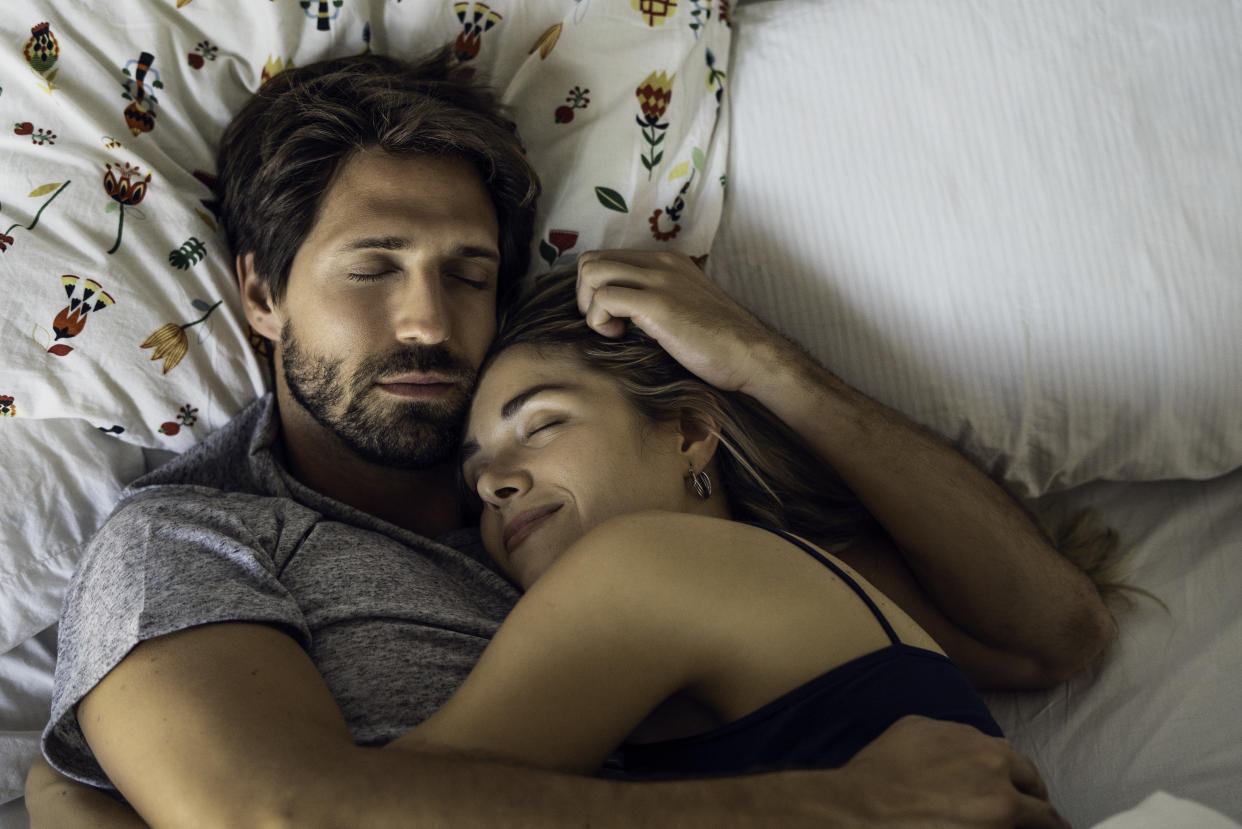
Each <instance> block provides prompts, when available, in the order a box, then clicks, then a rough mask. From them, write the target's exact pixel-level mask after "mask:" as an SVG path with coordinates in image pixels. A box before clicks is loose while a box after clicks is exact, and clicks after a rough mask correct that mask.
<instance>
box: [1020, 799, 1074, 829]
mask: <svg viewBox="0 0 1242 829" xmlns="http://www.w3.org/2000/svg"><path fill="white" fill-rule="evenodd" d="M1013 825H1014V826H1015V827H1016V828H1017V829H1070V824H1069V821H1067V820H1066V819H1065V818H1063V817H1061V815H1060V814H1059V813H1058V812H1057V810H1056V809H1054V808H1053V807H1052V804H1051V803H1049V802H1048V801H1046V800H1042V799H1040V798H1037V797H1030V796H1029V795H1020V796H1019V798H1018V806H1017V814H1016V815H1015V817H1014V823H1013Z"/></svg>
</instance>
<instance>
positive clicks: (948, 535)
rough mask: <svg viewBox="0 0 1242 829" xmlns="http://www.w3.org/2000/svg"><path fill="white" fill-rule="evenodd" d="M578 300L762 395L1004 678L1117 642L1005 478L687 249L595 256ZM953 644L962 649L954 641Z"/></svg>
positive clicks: (1063, 671) (730, 385) (885, 577)
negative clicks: (727, 286)
mask: <svg viewBox="0 0 1242 829" xmlns="http://www.w3.org/2000/svg"><path fill="white" fill-rule="evenodd" d="M578 305H579V308H580V309H581V310H582V311H583V313H584V314H586V319H587V322H588V323H589V324H590V325H591V326H592V327H593V328H595V329H596V330H597V331H600V332H601V333H603V334H605V335H614V336H615V335H618V334H620V333H621V331H622V330H623V324H624V318H629V319H631V320H633V321H634V322H635V323H636V324H638V325H639V326H640V327H641V328H642V329H643V330H644V331H645V332H647V333H648V334H649V335H651V336H652V337H654V338H655V339H656V340H657V341H659V342H660V344H661V345H662V346H663V347H664V348H665V349H666V350H667V351H668V352H669V353H670V354H671V355H672V356H673V357H674V358H676V359H677V360H678V361H679V362H681V363H682V365H684V366H685V367H686V368H687V369H689V370H690V371H692V372H694V373H695V374H697V375H698V376H699V377H700V378H702V379H703V380H704V381H706V382H708V383H711V384H712V385H714V386H716V387H718V388H721V389H725V390H730V391H740V392H743V393H745V394H749V395H750V396H752V397H754V398H755V399H756V400H758V401H759V402H761V403H763V404H764V405H765V406H767V407H768V408H769V409H771V410H772V411H773V412H774V413H775V414H776V415H777V416H779V417H780V418H781V419H782V420H784V421H785V423H787V424H788V425H789V426H790V427H791V428H792V429H793V430H794V431H796V432H797V433H798V434H800V435H801V436H802V437H803V439H804V440H806V441H807V442H808V443H809V444H810V445H811V446H812V448H814V449H815V451H817V452H818V453H819V454H820V456H821V457H823V459H824V460H825V461H826V462H827V463H828V464H830V465H831V466H832V467H833V468H834V469H835V470H836V471H837V473H838V474H839V475H840V476H841V478H842V479H843V480H844V481H845V482H846V484H847V485H848V486H849V487H850V488H851V489H852V490H853V492H854V493H855V494H856V495H857V496H858V497H859V499H860V500H861V501H862V502H863V504H865V505H866V506H867V508H868V509H869V510H870V511H871V513H872V514H873V515H874V516H875V517H876V519H877V520H878V521H879V522H880V523H881V524H882V525H883V526H884V528H885V529H886V530H887V532H888V534H889V535H890V536H891V537H892V539H893V540H894V541H895V543H896V545H897V546H898V548H899V549H900V551H901V553H902V557H903V558H904V561H905V564H906V565H908V568H909V573H912V574H913V576H914V577H915V578H916V579H917V583H918V584H917V587H918V589H919V590H921V591H925V592H926V594H927V595H928V596H929V597H930V599H931V603H930V604H929V603H924V605H925V607H923V608H922V610H920V608H918V607H905V609H906V610H907V612H910V613H911V615H912V616H914V617H915V619H916V620H918V621H920V622H926V621H927V615H926V613H925V612H922V611H925V610H927V609H928V608H931V607H934V610H935V612H937V613H939V614H943V616H944V617H947V620H948V621H949V622H951V623H952V624H953V625H955V626H956V627H958V628H960V629H961V630H962V631H964V632H965V633H967V634H969V636H970V637H972V638H973V639H975V640H977V641H978V642H979V643H980V644H982V645H983V646H984V648H985V649H986V648H991V649H993V650H995V651H996V652H997V653H1005V654H1008V655H1009V657H1010V658H1009V660H1008V662H1006V663H1005V664H1000V665H997V666H996V668H997V670H996V671H993V676H991V677H989V679H991V680H992V682H993V684H1010V685H1014V686H1039V685H1050V684H1055V683H1056V682H1059V681H1062V680H1063V679H1065V678H1066V677H1068V676H1070V675H1071V674H1073V673H1075V672H1076V671H1077V670H1079V669H1080V668H1082V667H1084V666H1086V665H1087V664H1088V663H1089V662H1090V661H1091V660H1092V659H1094V658H1095V657H1096V656H1097V655H1098V654H1099V652H1100V651H1101V650H1102V649H1103V647H1104V646H1105V645H1106V644H1107V642H1108V641H1109V640H1110V639H1111V638H1112V636H1113V634H1114V632H1115V627H1114V624H1113V620H1112V617H1111V616H1110V615H1109V613H1108V611H1107V609H1106V608H1105V606H1104V603H1103V601H1102V600H1101V598H1100V596H1099V593H1098V592H1097V591H1096V590H1095V586H1094V585H1093V584H1092V583H1091V580H1090V579H1089V578H1088V577H1087V576H1086V575H1085V574H1084V573H1082V572H1081V571H1080V570H1078V569H1077V568H1076V567H1074V566H1073V565H1072V564H1071V563H1070V562H1069V561H1067V560H1066V559H1065V558H1064V557H1063V556H1061V555H1060V554H1058V553H1057V551H1056V550H1055V549H1053V548H1052V546H1051V545H1050V544H1049V543H1048V541H1047V540H1046V539H1045V538H1044V536H1043V534H1042V533H1041V532H1040V531H1039V529H1038V527H1036V525H1035V523H1034V522H1033V521H1032V520H1031V518H1030V516H1029V515H1028V514H1027V513H1026V512H1025V510H1023V509H1022V507H1021V506H1019V505H1018V504H1017V503H1016V502H1015V501H1014V500H1013V499H1012V498H1010V497H1009V495H1008V494H1007V493H1005V491H1004V490H1003V489H1001V487H1000V486H998V485H997V484H996V483H995V482H993V481H992V480H991V479H990V478H988V476H987V475H985V474H984V473H983V472H982V471H981V470H979V469H978V468H977V467H975V466H974V465H973V464H972V463H970V462H969V461H968V460H966V459H965V458H964V457H962V456H961V455H960V454H959V453H958V452H956V451H955V450H954V449H953V448H951V447H950V446H948V445H946V444H945V443H944V442H943V441H941V440H939V439H938V438H936V437H934V436H932V435H931V434H929V433H928V432H927V431H926V430H924V429H922V428H921V427H919V426H917V425H916V424H913V423H911V422H910V421H909V420H907V419H906V418H904V417H902V416H901V415H899V414H898V413H897V412H894V411H893V410H891V409H889V408H887V407H885V406H882V405H881V404H879V403H877V402H876V401H873V400H871V399H869V398H867V397H866V396H865V395H863V394H861V393H860V392H858V391H856V390H855V389H852V388H850V387H849V386H848V385H846V384H845V383H843V382H841V381H840V380H839V379H837V378H836V377H835V376H833V375H832V374H831V373H830V372H828V371H827V370H826V369H824V368H822V367H821V366H819V365H818V364H816V363H815V361H814V360H812V359H811V358H810V357H809V356H808V355H806V353H805V352H803V351H802V350H801V349H800V348H798V347H797V346H796V345H794V344H793V343H792V342H790V341H789V340H787V339H786V338H784V337H782V336H780V335H779V334H776V333H775V332H772V331H771V330H770V329H768V328H766V327H765V326H764V325H763V324H762V323H761V322H759V320H757V319H756V318H755V317H754V316H753V315H751V314H750V313H749V312H747V311H746V310H745V309H743V308H741V307H740V306H739V305H738V304H737V303H736V302H734V301H733V300H732V299H730V298H729V297H728V295H726V294H725V293H724V292H723V291H722V290H720V288H719V287H717V286H716V285H715V284H714V283H712V282H711V280H710V279H708V278H707V277H706V275H704V274H703V273H702V272H701V271H700V270H699V269H698V268H697V267H695V266H694V264H693V263H692V262H691V261H690V260H689V259H688V258H687V257H685V256H682V255H681V254H664V253H659V254H653V253H640V252H634V251H593V252H590V253H587V254H584V255H583V256H582V257H581V258H580V260H579V278H578ZM903 569H904V568H898V567H885V568H882V569H879V570H873V572H870V573H865V574H866V575H868V576H869V577H870V578H871V579H873V580H874V581H875V584H876V586H877V587H879V588H880V589H881V590H884V591H885V592H886V593H893V594H903V593H904V594H913V592H914V590H913V589H912V586H911V585H909V584H903V583H901V582H900V579H901V578H902V573H901V571H902V570H903ZM894 598H898V595H894ZM925 626H926V627H929V628H931V627H936V626H937V625H936V624H934V622H933V624H930V625H928V624H925ZM939 627H941V628H944V627H945V626H944V625H943V624H941V625H939ZM942 644H943V645H944V647H945V648H946V650H947V651H949V653H950V656H954V653H953V651H952V649H951V644H952V643H948V642H946V643H942ZM1015 655H1016V656H1017V657H1018V659H1014V658H1013V657H1014V656H1015ZM1006 674H1007V675H1006ZM975 675H976V676H977V674H975Z"/></svg>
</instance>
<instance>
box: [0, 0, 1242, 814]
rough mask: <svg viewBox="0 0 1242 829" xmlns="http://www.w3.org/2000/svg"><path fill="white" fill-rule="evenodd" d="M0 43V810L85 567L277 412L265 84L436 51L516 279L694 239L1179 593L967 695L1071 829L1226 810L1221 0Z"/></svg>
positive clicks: (1231, 719)
mask: <svg viewBox="0 0 1242 829" xmlns="http://www.w3.org/2000/svg"><path fill="white" fill-rule="evenodd" d="M57 5H60V4H57ZM0 32H2V33H3V36H4V41H5V43H6V44H7V45H6V46H5V47H4V48H0V70H2V71H0V122H2V123H3V124H5V127H4V133H3V135H0V284H3V286H4V288H5V299H4V301H3V303H0V332H3V346H2V347H3V353H4V358H3V360H2V361H0V457H2V458H3V461H4V468H5V472H6V478H7V484H8V486H7V487H6V490H7V492H6V497H5V498H3V499H2V501H0V825H3V826H4V827H10V826H13V827H23V826H25V825H26V824H27V821H26V816H25V810H24V807H23V805H22V801H21V787H22V780H23V778H24V774H25V770H26V768H27V767H28V765H29V762H30V758H31V757H32V756H33V755H34V753H35V752H36V751H37V738H38V733H39V730H40V729H41V728H42V726H43V723H44V721H45V720H46V717H47V711H48V703H49V699H50V694H51V677H52V669H53V665H54V659H55V638H56V632H55V619H56V615H57V612H58V609H59V605H60V601H61V597H62V595H63V589H64V585H65V582H66V580H67V579H68V577H69V575H70V573H71V572H72V569H73V566H74V562H75V561H76V557H77V554H78V551H79V550H80V548H81V544H82V542H83V540H84V539H85V538H87V537H89V535H90V533H91V532H92V531H93V530H94V528H95V527H97V526H98V525H99V523H100V522H101V521H102V520H103V519H104V518H105V517H106V516H107V513H108V510H109V508H110V505H111V503H112V502H113V501H114V500H115V498H116V496H117V494H118V493H119V491H120V489H121V488H122V487H123V486H124V485H125V483H127V482H128V481H130V480H132V479H133V478H135V477H137V476H138V475H140V474H141V473H142V472H143V471H145V470H147V469H149V468H151V467H153V466H154V465H157V464H159V463H161V462H162V461H164V460H166V459H167V458H168V457H171V455H172V454H173V453H176V452H180V451H183V450H184V449H186V448H188V447H189V446H191V445H193V444H194V442H196V441H198V440H201V439H202V438H203V437H204V436H205V435H206V434H208V433H209V432H210V431H212V430H213V429H215V428H218V427H219V426H220V425H222V424H223V423H225V422H227V420H228V419H229V418H230V417H231V416H232V415H233V414H234V413H235V412H237V411H238V410H239V409H240V408H241V407H242V406H243V405H244V404H245V403H246V402H247V401H249V400H250V399H252V398H253V397H254V396H255V395H257V394H259V393H261V392H262V391H264V390H265V388H266V384H267V378H266V374H265V371H264V369H263V362H262V359H263V358H262V355H261V344H260V343H259V342H258V340H256V338H254V337H253V336H252V334H251V332H249V331H248V330H247V328H246V326H245V323H244V320H243V318H242V316H241V314H240V312H239V306H238V303H237V301H236V297H235V289H234V287H233V284H232V281H231V276H230V266H229V262H228V261H227V255H226V254H225V242H224V237H223V234H222V232H221V231H220V230H219V228H218V226H217V223H216V217H215V214H214V205H213V204H212V201H211V194H210V189H209V186H208V182H209V181H210V176H211V172H212V166H213V147H214V141H215V139H216V138H217V137H218V136H219V133H220V131H221V130H222V128H223V125H224V123H225V122H226V121H227V119H228V117H229V115H230V113H231V112H233V111H234V110H235V109H236V108H237V106H238V104H239V102H240V101H242V100H243V99H244V98H245V97H246V95H247V94H249V93H250V92H251V91H253V90H254V89H255V88H257V86H258V84H259V83H260V82H261V80H262V79H263V78H264V77H265V76H268V75H271V74H273V73H275V72H279V71H281V69H282V68H284V67H286V66H288V65H290V64H294V65H302V64H304V63H306V62H309V61H313V60H316V59H319V58H323V57H329V56H338V55H344V54H350V53H356V52H361V51H363V50H366V49H373V50H375V51H379V52H385V53H391V54H398V55H412V54H417V53H420V52H423V51H425V50H427V49H430V48H433V47H436V46H439V45H442V44H446V43H447V44H452V48H453V49H454V50H455V51H457V52H458V53H459V55H461V56H462V57H463V59H466V60H470V61H473V62H474V63H475V64H476V65H477V66H478V67H479V69H480V70H481V71H482V72H484V73H485V74H487V76H488V77H491V78H492V79H493V81H494V83H495V84H496V85H497V87H498V88H499V89H500V90H501V93H502V96H503V98H504V100H505V101H506V102H507V103H508V104H509V105H510V106H512V107H513V112H514V117H515V120H516V121H517V123H518V126H519V129H520V131H521V132H522V134H523V136H524V138H525V140H526V143H527V146H528V148H529V151H530V153H531V158H532V161H533V162H534V163H535V166H536V168H537V169H539V171H540V173H541V175H542V177H543V180H544V185H545V187H544V196H543V198H542V200H541V207H540V212H539V216H538V219H537V222H536V237H537V238H536V239H535V240H534V243H533V248H532V270H533V271H538V270H542V269H546V268H548V267H550V266H552V265H554V264H557V263H559V262H564V261H567V260H569V259H570V258H572V257H573V256H574V255H576V254H577V253H579V252H581V251H584V250H589V249H591V248H595V247H639V248H645V249H653V250H660V249H672V250H680V251H684V252H686V253H688V254H690V255H691V256H694V257H696V258H697V259H698V260H699V261H700V262H701V263H702V264H703V266H704V267H705V268H706V269H707V270H708V272H709V273H710V274H711V275H712V276H713V278H715V279H716V280H717V281H718V282H719V283H720V284H721V285H723V286H724V287H725V289H726V290H728V291H729V292H730V293H731V294H733V295H734V296H735V297H737V298H738V299H739V300H740V301H742V302H743V303H744V304H746V305H747V306H748V307H750V308H752V309H753V310H755V311H756V313H758V314H759V315H760V316H762V317H763V318H764V319H765V320H767V321H768V322H770V323H771V324H773V325H776V326H777V327H779V328H781V329H782V330H783V331H785V332H787V333H788V334H790V335H791V336H793V337H794V338H796V339H797V340H798V341H799V342H800V343H802V344H803V345H804V346H805V347H806V348H807V349H808V350H809V351H811V352H812V353H813V354H815V355H816V356H817V357H819V358H820V359H821V360H822V361H823V362H824V363H825V364H826V365H828V366H829V367H830V368H832V369H833V370H834V371H835V372H837V373H838V374H839V375H840V376H842V377H843V378H844V379H845V380H847V381H848V382H850V383H852V384H854V385H855V386H857V387H858V388H860V389H861V390H863V391H864V392H866V393H868V394H870V395H872V396H874V397H876V398H877V399H879V400H881V401H882V402H884V403H886V404H888V405H891V406H893V407H895V408H897V409H899V410H901V411H903V412H905V413H906V414H907V415H908V416H910V417H911V418H913V419H914V420H916V421H917V422H919V423H922V424H924V425H925V426H927V427H928V428H930V429H932V430H934V431H936V432H937V433H939V434H941V435H943V436H944V437H945V438H946V439H948V440H950V441H952V442H953V443H954V444H955V445H957V446H958V447H960V448H961V449H962V451H964V452H965V453H967V454H968V455H969V456H971V457H972V458H973V459H975V460H976V461H977V462H978V463H979V464H981V465H982V466H983V467H984V468H986V469H987V470H988V471H989V472H990V473H992V474H993V475H994V476H995V477H996V478H997V479H999V480H1001V481H1003V482H1004V483H1005V485H1006V486H1007V487H1008V488H1009V489H1010V490H1011V491H1013V492H1014V494H1015V495H1016V496H1018V497H1020V498H1022V499H1024V500H1026V501H1027V502H1028V503H1030V504H1031V505H1032V508H1033V509H1035V510H1036V511H1037V512H1038V513H1040V514H1041V515H1044V516H1047V517H1048V518H1049V519H1050V520H1055V519H1056V518H1057V517H1058V516H1065V515H1068V514H1070V513H1071V512H1072V511H1074V510H1075V509H1077V508H1079V507H1093V508H1095V509H1096V510H1097V511H1098V512H1099V513H1100V515H1101V517H1102V518H1103V520H1104V521H1105V522H1107V523H1108V524H1110V525H1111V526H1113V527H1115V528H1117V529H1118V530H1119V531H1120V533H1121V535H1122V539H1123V542H1124V543H1125V544H1126V545H1127V547H1128V549H1129V553H1128V556H1127V559H1126V568H1127V569H1126V578H1127V580H1128V581H1129V583H1131V584H1133V585H1134V586H1136V587H1140V588H1143V589H1145V590H1147V591H1150V592H1151V593H1152V594H1154V595H1155V596H1156V597H1158V598H1159V599H1160V602H1161V603H1162V604H1161V603H1157V602H1155V601H1152V600H1150V599H1145V598H1139V599H1137V600H1136V601H1135V603H1134V605H1133V607H1131V608H1129V609H1127V610H1122V611H1119V626H1120V631H1121V633H1120V637H1119V640H1118V641H1117V642H1116V643H1115V644H1114V645H1113V646H1112V647H1111V648H1110V649H1109V650H1108V651H1107V652H1106V654H1105V655H1104V657H1103V658H1102V659H1101V660H1100V662H1099V663H1098V664H1097V665H1095V666H1093V667H1092V668H1091V669H1090V670H1088V671H1086V672H1084V673H1083V674H1081V675H1079V676H1077V677H1075V678H1074V679H1072V680H1071V681H1070V682H1069V683H1067V684H1065V685H1063V686H1061V687H1059V688H1056V689H1054V690H1051V691H1048V692H1044V693H1035V694H993V695H989V697H988V703H989V705H990V706H991V707H992V709H993V712H994V713H995V715H996V717H997V719H998V721H999V722H1000V723H1001V725H1002V726H1003V727H1004V728H1005V730H1006V732H1007V734H1009V735H1010V737H1011V738H1012V739H1013V741H1014V742H1015V743H1016V744H1017V745H1018V746H1019V747H1020V748H1021V749H1022V750H1023V751H1025V752H1026V753H1028V754H1029V755H1031V756H1032V757H1033V758H1034V759H1035V761H1036V763H1037V764H1038V765H1039V767H1040V768H1041V770H1042V771H1043V773H1044V775H1045V777H1046V779H1047V781H1048V783H1049V786H1050V789H1051V792H1052V796H1053V799H1054V801H1055V802H1056V803H1057V805H1058V806H1059V807H1060V809H1061V810H1062V812H1063V814H1065V815H1066V816H1067V817H1068V818H1069V819H1070V820H1071V821H1072V822H1073V824H1074V825H1075V826H1093V825H1096V824H1100V823H1101V822H1104V823H1103V825H1104V826H1106V827H1107V829H1124V827H1146V826H1153V827H1154V826H1179V827H1181V826H1185V827H1202V829H1211V828H1212V827H1217V826H1220V827H1230V826H1233V827H1236V826H1237V824H1236V823H1234V821H1235V820H1239V819H1242V785H1239V783H1240V781H1242V717H1239V716H1238V715H1237V710H1238V708H1239V703H1242V692H1240V691H1239V683H1240V681H1242V566H1239V565H1242V510H1240V509H1239V508H1238V505H1239V504H1242V336H1239V335H1238V319H1239V316H1240V314H1242V264H1240V263H1242V230H1240V229H1242V207H1240V206H1239V202H1238V198H1237V194H1238V193H1239V192H1242V164H1240V163H1239V159H1240V158H1242V152H1240V151H1242V138H1240V137H1239V136H1242V48H1240V47H1239V44H1242V3H1238V2H1236V0H1092V2H1090V3H1082V2H1081V0H1041V2H1040V3H1038V4H1031V3H1022V2H1018V0H992V1H991V2H987V3H984V2H979V1H978V0H923V2H920V3H918V4H914V3H907V2H901V0H741V1H740V2H733V3H729V2H727V0H676V2H674V0H668V2H656V0H522V2H520V3H519V2H518V0H493V2H490V3H479V2H453V1H452V0H443V2H430V0H428V2H421V0H404V2H402V0H386V1H385V0H323V1H322V2H320V0H309V1H304V2H293V0H269V2H258V0H253V1H252V2H251V3H248V4H246V13H245V15H238V14H232V13H229V12H228V11H226V10H222V9H221V8H220V4H213V3H209V2H207V0H110V2H106V3H105V2H84V3H80V4H75V5H74V6H73V8H72V9H71V10H70V9H66V8H63V7H62V8H59V9H58V8H54V7H53V5H52V4H51V3H50V2H45V1H44V0H16V3H15V4H13V3H10V4H9V6H6V14H5V18H4V20H3V22H0ZM10 124H11V125H12V126H11V127H10V126H9V125H10Z"/></svg>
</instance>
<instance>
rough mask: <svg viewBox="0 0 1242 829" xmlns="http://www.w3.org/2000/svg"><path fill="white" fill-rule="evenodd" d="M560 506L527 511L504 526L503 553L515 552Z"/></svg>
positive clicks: (552, 505)
mask: <svg viewBox="0 0 1242 829" xmlns="http://www.w3.org/2000/svg"><path fill="white" fill-rule="evenodd" d="M561 506H562V505H561V504H551V505H548V506H546V507H535V508H533V509H528V510H526V511H525V512H523V513H520V514H519V515H518V516H517V517H516V518H514V519H513V520H512V521H510V522H509V523H508V524H506V525H505V528H504V531H503V536H504V545H505V552H506V553H512V552H513V551H514V550H516V549H517V548H518V546H520V545H521V543H522V542H523V541H525V540H526V538H527V537H528V536H529V535H530V534H531V533H533V532H534V531H535V530H536V529H538V528H539V527H540V525H542V524H543V522H544V521H546V520H547V519H548V518H550V517H551V516H552V514H553V513H555V512H556V511H557V510H559V509H560V508H561Z"/></svg>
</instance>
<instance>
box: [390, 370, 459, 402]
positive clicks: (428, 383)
mask: <svg viewBox="0 0 1242 829" xmlns="http://www.w3.org/2000/svg"><path fill="white" fill-rule="evenodd" d="M376 385H378V386H379V387H380V388H381V389H383V390H384V391H386V392H389V393H390V394H395V395H398V396H401V397H425V396H428V395H436V394H442V393H444V392H446V391H448V390H449V389H453V388H457V381H456V380H453V379H452V378H449V377H445V376H443V375H440V374H401V375H398V376H396V377H386V378H384V379H383V380H380V381H379V382H378V383H377V384H376Z"/></svg>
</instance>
